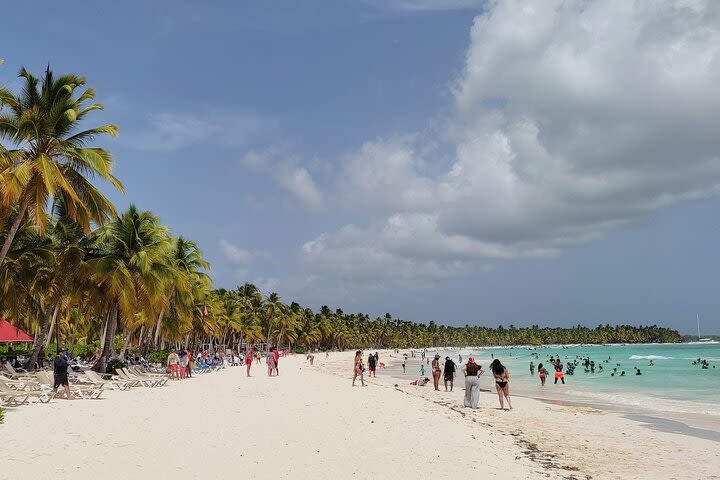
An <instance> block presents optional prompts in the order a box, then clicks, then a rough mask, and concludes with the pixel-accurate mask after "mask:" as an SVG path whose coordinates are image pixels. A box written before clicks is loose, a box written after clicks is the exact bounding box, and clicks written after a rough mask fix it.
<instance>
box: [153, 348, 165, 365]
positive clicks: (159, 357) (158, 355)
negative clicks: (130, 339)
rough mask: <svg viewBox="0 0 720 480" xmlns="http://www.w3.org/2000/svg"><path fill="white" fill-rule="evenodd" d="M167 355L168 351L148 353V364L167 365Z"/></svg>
mask: <svg viewBox="0 0 720 480" xmlns="http://www.w3.org/2000/svg"><path fill="white" fill-rule="evenodd" d="M169 355H170V350H159V351H157V352H150V353H148V362H150V363H159V364H160V365H165V364H166V363H167V359H168V356H169Z"/></svg>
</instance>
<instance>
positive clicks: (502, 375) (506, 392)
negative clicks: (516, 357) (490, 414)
mask: <svg viewBox="0 0 720 480" xmlns="http://www.w3.org/2000/svg"><path fill="white" fill-rule="evenodd" d="M490 370H491V371H492V374H493V377H495V390H497V393H498V398H499V400H500V410H505V405H504V403H503V399H504V398H505V399H507V403H508V407H510V408H509V409H508V410H512V403H510V371H509V370H508V369H507V368H505V366H504V365H503V364H502V363H500V360H498V359H497V358H496V359H495V360H493V361H492V363H491V364H490Z"/></svg>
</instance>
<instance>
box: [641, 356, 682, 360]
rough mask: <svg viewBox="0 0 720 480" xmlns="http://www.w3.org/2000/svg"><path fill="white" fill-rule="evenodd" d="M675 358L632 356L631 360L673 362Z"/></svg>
mask: <svg viewBox="0 0 720 480" xmlns="http://www.w3.org/2000/svg"><path fill="white" fill-rule="evenodd" d="M672 359H673V357H663V356H662V355H631V356H630V360H672Z"/></svg>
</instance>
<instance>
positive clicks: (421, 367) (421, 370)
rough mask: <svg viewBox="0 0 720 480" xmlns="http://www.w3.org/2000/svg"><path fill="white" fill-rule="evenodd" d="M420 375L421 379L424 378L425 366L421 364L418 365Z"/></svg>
mask: <svg viewBox="0 0 720 480" xmlns="http://www.w3.org/2000/svg"><path fill="white" fill-rule="evenodd" d="M420 375H421V376H423V377H424V376H425V365H423V364H422V363H421V364H420Z"/></svg>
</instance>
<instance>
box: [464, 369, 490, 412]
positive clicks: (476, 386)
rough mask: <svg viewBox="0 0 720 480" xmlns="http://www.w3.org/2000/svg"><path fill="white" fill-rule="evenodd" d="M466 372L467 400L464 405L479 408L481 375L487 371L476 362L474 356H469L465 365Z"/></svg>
mask: <svg viewBox="0 0 720 480" xmlns="http://www.w3.org/2000/svg"><path fill="white" fill-rule="evenodd" d="M463 373H464V374H465V401H464V405H465V406H466V407H470V408H477V407H478V403H479V402H480V375H482V374H483V373H485V371H484V370H483V369H482V366H481V365H478V364H477V363H475V360H474V359H473V357H470V358H468V363H467V364H465V365H464V366H463Z"/></svg>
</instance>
